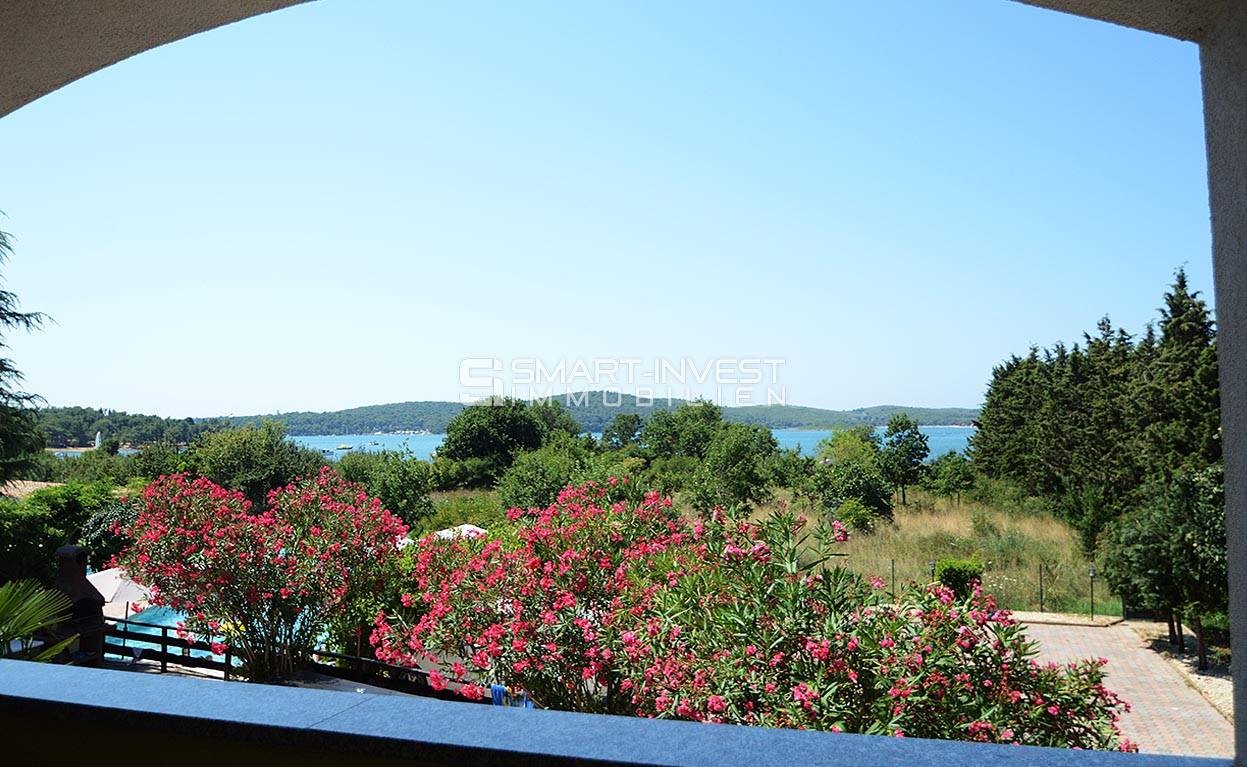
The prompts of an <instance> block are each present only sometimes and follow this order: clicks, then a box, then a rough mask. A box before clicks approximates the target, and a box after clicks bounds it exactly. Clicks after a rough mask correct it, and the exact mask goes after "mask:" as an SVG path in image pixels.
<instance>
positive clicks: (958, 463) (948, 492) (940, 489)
mask: <svg viewBox="0 0 1247 767" xmlns="http://www.w3.org/2000/svg"><path fill="white" fill-rule="evenodd" d="M974 482H975V478H974V467H973V466H971V465H970V460H969V459H968V458H966V457H965V456H964V455H962V454H961V453H958V452H957V451H956V450H949V451H948V452H947V453H945V454H943V455H941V456H940V457H939V458H936V459H935V460H934V461H932V462H931V465H930V466H929V467H928V470H927V485H928V487H930V489H931V490H932V491H933V492H935V493H936V494H937V495H941V496H943V497H945V498H949V499H952V500H954V501H956V502H957V503H960V502H961V495H962V493H966V492H969V491H970V490H972V489H974Z"/></svg>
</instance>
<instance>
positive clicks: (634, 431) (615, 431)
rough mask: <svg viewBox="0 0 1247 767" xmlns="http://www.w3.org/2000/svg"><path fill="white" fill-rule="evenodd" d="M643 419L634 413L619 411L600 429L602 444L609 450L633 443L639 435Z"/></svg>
mask: <svg viewBox="0 0 1247 767" xmlns="http://www.w3.org/2000/svg"><path fill="white" fill-rule="evenodd" d="M644 425H645V419H643V418H641V416H639V415H637V414H636V413H620V414H619V415H617V416H615V420H613V421H611V422H610V424H609V425H608V426H607V427H606V428H605V429H603V430H602V444H603V445H604V446H605V447H606V448H607V449H609V450H619V449H621V448H624V447H627V446H628V445H631V444H634V443H635V442H636V441H637V440H638V439H639V438H640V436H641V428H642V427H643V426H644Z"/></svg>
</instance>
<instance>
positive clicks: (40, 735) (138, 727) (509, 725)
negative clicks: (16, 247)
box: [0, 660, 1230, 767]
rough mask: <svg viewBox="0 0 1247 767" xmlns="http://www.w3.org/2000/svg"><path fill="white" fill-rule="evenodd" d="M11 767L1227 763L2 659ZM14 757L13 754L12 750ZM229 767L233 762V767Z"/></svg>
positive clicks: (1090, 766)
mask: <svg viewBox="0 0 1247 767" xmlns="http://www.w3.org/2000/svg"><path fill="white" fill-rule="evenodd" d="M0 721H3V722H4V723H5V730H6V731H7V732H8V733H9V734H10V737H7V738H6V739H5V740H6V748H5V750H6V752H8V754H9V756H10V757H12V758H15V759H16V761H14V762H11V763H13V764H59V763H62V762H68V761H81V760H80V759H76V758H75V757H74V754H79V755H81V756H84V757H85V758H87V759H89V760H90V761H92V762H94V761H97V760H98V759H100V758H103V755H104V754H107V755H108V756H107V761H113V760H114V759H125V758H128V755H127V752H132V753H133V754H134V756H135V757H136V758H141V759H142V760H143V761H144V762H146V763H154V760H156V759H163V758H171V759H176V760H177V762H176V763H177V764H179V765H189V764H212V765H214V767H221V765H227V762H226V761H225V759H228V758H236V759H242V760H245V761H243V762H240V764H243V763H246V764H250V763H254V762H259V761H261V760H262V761H263V762H264V763H267V764H269V765H281V764H302V765H308V764H335V763H349V764H397V763H420V764H453V765H458V766H460V767H466V766H467V765H508V767H516V766H518V765H537V764H541V765H577V766H580V765H586V766H587V765H671V766H672V767H710V766H711V765H714V766H715V767H719V766H720V765H731V764H740V763H743V764H748V765H751V767H772V766H773V767H791V766H792V765H813V764H825V765H852V767H876V766H878V767H882V766H883V765H897V764H904V765H907V767H926V766H927V765H930V767H950V765H964V764H974V765H982V766H983V767H994V766H996V765H999V767H1005V766H1006V765H1008V767H1022V766H1023V765H1042V766H1044V767H1162V766H1164V767H1228V766H1229V765H1230V762H1229V760H1221V759H1201V758H1195V757H1181V756H1159V755H1137V754H1115V753H1100V752H1090V751H1068V750H1064V749H1050V748H1033V747H1015V746H996V745H982V744H971V743H959V742H954V741H939V740H919V739H902V738H883V737H873V736H867V735H837V734H832V733H822V732H800V731H796V730H777V729H765V728H759V727H739V726H732V725H705V724H698V723H694V722H669V721H650V720H645V719H635V718H631V717H619V716H595V715H591V714H573V713H566V712H561V711H540V710H526V709H518V708H499V707H494V706H483V705H478V704H470V703H449V702H445V701H438V700H433V699H427V698H418V697H408V696H398V695H373V694H358V693H343V692H329V691H324V690H308V689H300V688H294V687H278V686H269V685H253V684H246V683H241V682H232V683H231V682H218V681H209V680H199V679H187V678H177V677H167V676H166V677H159V676H155V675H144V674H137V673H128V672H123V671H105V670H99V669H88V668H73V667H67V666H52V665H45V664H37V663H27V662H23V661H13V660H0ZM13 748H16V749H17V753H13V750H12V749H13ZM227 767H228V765H227Z"/></svg>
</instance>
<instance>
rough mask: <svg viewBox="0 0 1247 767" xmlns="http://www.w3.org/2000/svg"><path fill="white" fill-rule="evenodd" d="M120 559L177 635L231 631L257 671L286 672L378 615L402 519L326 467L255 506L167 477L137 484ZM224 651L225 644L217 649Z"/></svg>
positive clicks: (217, 489)
mask: <svg viewBox="0 0 1247 767" xmlns="http://www.w3.org/2000/svg"><path fill="white" fill-rule="evenodd" d="M142 503H143V505H142V508H141V509H140V510H139V512H138V514H137V516H136V518H135V519H134V521H133V522H132V523H131V524H130V525H129V526H128V527H125V528H124V529H120V528H119V529H118V530H117V532H119V533H121V534H123V535H124V536H125V537H127V538H128V539H129V540H131V541H133V543H132V544H131V545H129V546H128V547H127V548H126V549H125V550H124V551H123V552H122V553H121V555H120V556H119V557H118V563H119V564H120V565H121V566H122V567H124V568H125V570H126V571H127V573H128V574H129V575H130V576H131V577H132V578H134V580H136V581H138V582H139V583H142V584H144V585H146V586H148V587H149V588H150V589H151V590H152V593H153V598H152V601H153V602H154V603H155V604H159V605H168V606H170V607H173V608H174V609H176V610H179V611H181V612H182V613H184V614H186V616H187V619H186V623H185V625H183V626H179V631H178V633H179V634H180V635H183V636H185V635H187V634H188V633H196V634H204V635H222V634H224V635H227V636H228V637H229V640H230V642H231V643H232V644H234V646H235V647H234V649H235V651H236V652H237V654H238V655H239V656H241V657H242V658H243V659H244V660H245V661H246V671H247V673H248V674H249V675H250V676H251V677H252V678H253V679H266V678H269V677H272V676H274V675H278V674H283V673H288V672H290V671H291V670H293V669H294V668H295V667H296V666H297V664H298V662H299V661H300V660H301V659H303V658H304V657H306V655H307V653H308V652H310V651H311V650H312V649H313V647H314V645H315V643H316V641H317V639H318V637H319V636H320V635H321V634H322V633H324V632H326V631H330V630H334V629H339V630H341V629H342V628H344V627H350V626H354V625H356V624H358V622H359V621H360V620H361V619H362V618H364V617H365V616H370V615H373V614H375V612H376V610H377V609H378V607H379V604H378V602H377V598H378V597H379V596H380V595H381V594H383V593H384V592H385V591H386V589H387V588H388V587H389V586H390V584H392V583H393V582H394V578H395V577H396V576H397V571H396V567H397V564H398V561H399V552H398V547H397V542H398V540H399V539H400V538H401V537H403V536H404V535H405V534H406V532H407V527H406V526H405V525H404V524H403V522H402V520H401V519H399V518H398V517H396V516H394V515H393V514H391V513H390V512H389V511H387V510H386V509H385V508H384V507H383V506H382V505H381V502H380V501H379V500H377V499H375V498H370V497H368V495H367V494H366V493H365V492H364V490H363V488H362V487H360V486H359V485H355V484H351V483H349V482H345V481H344V480H342V479H341V477H339V476H338V474H337V473H336V472H335V471H333V470H332V469H329V468H324V469H322V470H321V472H320V473H319V475H317V476H315V477H312V478H310V479H305V480H303V481H301V482H300V483H298V484H292V485H288V486H286V487H281V488H277V489H275V490H273V491H272V492H271V493H269V494H268V499H267V503H266V504H265V505H264V506H263V507H255V508H253V506H252V504H251V502H250V501H249V500H247V499H246V498H245V497H244V496H243V494H242V493H240V492H237V491H233V490H227V489H225V488H223V487H221V486H220V485H216V484H214V483H213V482H211V481H210V480H208V479H205V478H202V477H200V478H198V479H194V480H190V479H188V478H187V477H185V476H183V475H180V474H178V475H173V476H168V477H162V478H160V479H158V480H156V481H155V482H153V483H152V484H151V485H150V486H149V487H148V488H147V489H146V490H145V491H144V493H143V499H142ZM220 649H222V650H223V648H220Z"/></svg>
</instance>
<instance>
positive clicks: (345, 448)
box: [338, 442, 355, 450]
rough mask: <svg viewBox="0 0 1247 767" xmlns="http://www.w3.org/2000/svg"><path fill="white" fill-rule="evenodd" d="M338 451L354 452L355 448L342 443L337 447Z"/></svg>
mask: <svg viewBox="0 0 1247 767" xmlns="http://www.w3.org/2000/svg"><path fill="white" fill-rule="evenodd" d="M338 449H339V450H354V449H355V448H353V447H351V446H350V445H348V444H346V443H345V442H343V443H342V444H341V445H338Z"/></svg>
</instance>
